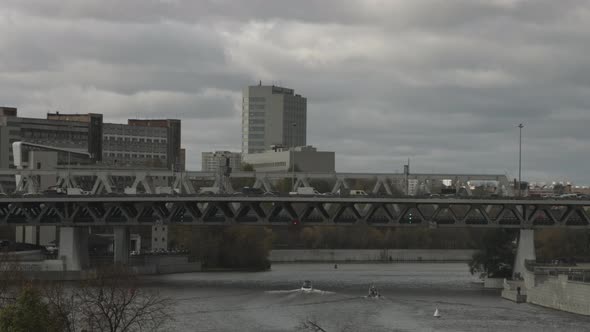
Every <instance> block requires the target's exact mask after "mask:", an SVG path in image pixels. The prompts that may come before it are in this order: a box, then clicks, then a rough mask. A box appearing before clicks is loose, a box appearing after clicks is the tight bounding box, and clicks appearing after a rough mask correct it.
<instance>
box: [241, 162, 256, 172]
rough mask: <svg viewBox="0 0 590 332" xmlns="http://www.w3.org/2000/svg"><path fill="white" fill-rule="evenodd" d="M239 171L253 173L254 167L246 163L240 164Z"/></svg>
mask: <svg viewBox="0 0 590 332" xmlns="http://www.w3.org/2000/svg"><path fill="white" fill-rule="evenodd" d="M241 169H242V171H243V172H254V166H252V164H248V163H242V167H241Z"/></svg>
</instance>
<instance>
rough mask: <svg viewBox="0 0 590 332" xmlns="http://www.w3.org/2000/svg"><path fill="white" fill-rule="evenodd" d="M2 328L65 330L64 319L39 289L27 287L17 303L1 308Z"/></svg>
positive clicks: (15, 331)
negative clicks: (44, 298) (56, 314)
mask: <svg viewBox="0 0 590 332" xmlns="http://www.w3.org/2000/svg"><path fill="white" fill-rule="evenodd" d="M0 330H2V331H10V332H29V331H38V332H59V331H63V320H61V319H60V318H59V317H58V316H55V315H54V314H53V312H52V311H51V310H50V306H49V305H48V304H47V303H45V302H44V301H43V297H42V296H41V295H40V294H39V292H38V291H37V290H35V289H34V288H32V287H25V288H23V289H22V290H21V292H20V294H19V296H18V298H17V300H16V302H15V303H13V304H10V305H8V306H6V307H4V308H2V309H1V310H0Z"/></svg>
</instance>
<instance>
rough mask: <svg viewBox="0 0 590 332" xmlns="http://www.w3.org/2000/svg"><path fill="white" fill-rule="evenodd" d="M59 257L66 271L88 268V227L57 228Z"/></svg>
mask: <svg viewBox="0 0 590 332" xmlns="http://www.w3.org/2000/svg"><path fill="white" fill-rule="evenodd" d="M59 257H60V258H61V259H62V260H63V261H64V263H65V269H66V270H67V271H80V270H83V269H85V268H88V266H89V265H90V264H89V259H88V228H86V227H60V228H59Z"/></svg>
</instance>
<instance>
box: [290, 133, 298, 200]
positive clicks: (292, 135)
mask: <svg viewBox="0 0 590 332" xmlns="http://www.w3.org/2000/svg"><path fill="white" fill-rule="evenodd" d="M291 127H292V128H291V164H292V166H291V167H293V170H292V171H293V174H292V176H291V190H292V191H295V128H296V127H297V123H295V122H292V123H291Z"/></svg>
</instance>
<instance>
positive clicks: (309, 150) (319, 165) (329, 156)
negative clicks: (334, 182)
mask: <svg viewBox="0 0 590 332" xmlns="http://www.w3.org/2000/svg"><path fill="white" fill-rule="evenodd" d="M243 161H244V162H245V163H248V164H250V165H252V167H254V170H255V171H256V172H287V171H292V170H293V165H294V166H295V171H297V172H326V173H331V172H334V171H335V153H334V152H328V151H317V149H316V148H314V147H312V146H300V147H296V148H291V149H289V148H275V149H274V150H269V151H265V152H262V153H251V154H246V155H244V157H243Z"/></svg>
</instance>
